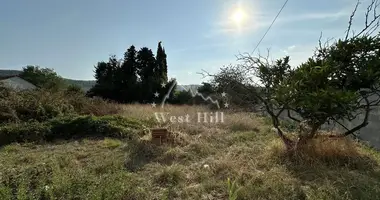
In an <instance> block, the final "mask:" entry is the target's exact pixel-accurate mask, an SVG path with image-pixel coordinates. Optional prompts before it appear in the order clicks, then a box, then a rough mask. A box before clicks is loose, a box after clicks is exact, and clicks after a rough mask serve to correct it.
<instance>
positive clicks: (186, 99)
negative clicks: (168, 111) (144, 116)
mask: <svg viewBox="0 0 380 200" xmlns="http://www.w3.org/2000/svg"><path fill="white" fill-rule="evenodd" d="M192 99H193V97H192V95H191V92H190V91H188V90H183V91H176V92H174V96H173V98H172V99H170V101H169V103H171V104H190V103H191V100H192Z"/></svg>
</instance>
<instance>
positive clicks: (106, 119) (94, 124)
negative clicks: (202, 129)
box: [0, 116, 146, 145]
mask: <svg viewBox="0 0 380 200" xmlns="http://www.w3.org/2000/svg"><path fill="white" fill-rule="evenodd" d="M145 130H146V127H145V125H144V123H143V122H140V121H138V120H135V119H129V118H124V117H121V116H103V117H95V116H64V117H58V118H54V119H50V120H48V121H45V122H29V123H10V124H6V125H4V126H2V127H0V145H6V144H10V143H13V142H42V141H53V140H57V139H72V138H84V137H112V138H129V139H130V140H133V139H136V138H137V137H138V136H139V135H140V136H141V135H142V134H144V133H145V132H144V131H145Z"/></svg>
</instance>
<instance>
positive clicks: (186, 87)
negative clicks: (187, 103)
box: [176, 85, 201, 92]
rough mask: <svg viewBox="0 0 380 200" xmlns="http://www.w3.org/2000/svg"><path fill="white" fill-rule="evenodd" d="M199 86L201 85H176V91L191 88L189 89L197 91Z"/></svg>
mask: <svg viewBox="0 0 380 200" xmlns="http://www.w3.org/2000/svg"><path fill="white" fill-rule="evenodd" d="M199 87H201V85H178V86H177V87H176V90H177V91H184V90H191V91H193V92H194V91H197V90H198V88H199Z"/></svg>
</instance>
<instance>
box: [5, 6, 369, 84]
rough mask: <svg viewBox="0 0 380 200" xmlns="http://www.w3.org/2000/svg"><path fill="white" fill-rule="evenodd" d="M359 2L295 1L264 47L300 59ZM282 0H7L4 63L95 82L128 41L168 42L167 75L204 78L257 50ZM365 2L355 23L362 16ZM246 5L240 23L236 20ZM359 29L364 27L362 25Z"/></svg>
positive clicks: (184, 80) (338, 28) (187, 80)
mask: <svg viewBox="0 0 380 200" xmlns="http://www.w3.org/2000/svg"><path fill="white" fill-rule="evenodd" d="M355 2H356V1H355V0H318V1H310V0H289V2H288V4H287V6H286V7H285V8H284V10H283V11H282V13H281V15H280V16H279V18H278V20H277V21H276V23H275V24H274V25H273V27H272V29H271V30H270V31H269V33H268V34H267V36H266V37H265V39H264V40H263V42H262V43H261V45H260V46H259V50H260V52H265V51H266V49H267V48H270V49H271V50H270V52H271V56H272V57H273V58H279V57H280V56H284V55H285V54H288V55H290V56H291V60H292V61H291V62H292V64H295V65H296V64H299V63H300V62H302V61H304V60H305V59H306V58H307V57H309V56H310V55H311V54H312V51H313V50H314V49H315V46H316V45H317V43H318V38H319V35H320V33H321V31H323V34H324V39H327V38H329V37H338V38H339V37H341V36H342V35H343V34H344V31H345V29H346V27H347V21H348V18H349V15H350V13H351V11H352V9H353V7H354V4H355ZM283 3H284V1H283V0H240V1H239V0H234V1H232V0H186V1H185V0H55V1H52V0H33V1H31V0H2V1H1V6H0V19H1V21H0V68H1V69H21V68H22V67H23V66H26V65H28V64H30V65H40V66H41V67H49V68H53V69H54V70H55V71H56V72H57V73H58V74H60V75H61V76H63V77H65V78H72V79H83V80H89V79H94V78H93V69H94V65H95V64H96V63H97V62H98V61H102V60H107V59H108V57H109V55H111V54H116V55H117V56H118V57H121V56H122V54H123V53H124V51H125V50H126V49H127V48H128V47H129V46H130V45H132V44H133V45H135V46H136V47H137V48H141V47H143V46H147V47H149V48H152V50H153V51H154V52H156V48H157V43H158V42H159V41H162V42H163V45H164V47H165V49H166V52H167V54H168V67H169V76H170V77H177V79H178V81H179V83H180V84H198V83H200V82H201V81H202V76H200V75H198V74H196V73H197V72H200V71H201V69H204V70H207V71H209V72H216V71H217V70H218V69H219V68H220V67H221V66H223V65H228V64H230V63H235V62H236V57H235V56H236V54H238V53H239V52H251V51H252V50H253V48H254V47H255V45H256V44H257V42H258V41H259V39H260V38H261V36H262V35H263V33H264V32H265V30H266V29H267V28H268V26H269V25H270V23H271V21H272V20H273V18H274V16H275V15H276V14H277V12H278V11H279V9H280V8H281V6H282V5H283ZM364 5H365V4H362V6H361V7H360V11H359V12H358V18H357V21H356V22H355V25H356V24H358V25H361V24H362V22H363V16H364V13H363V10H365V7H364ZM237 7H240V8H241V10H242V12H243V13H245V14H244V16H245V17H243V20H242V21H241V22H239V23H237V22H235V21H233V20H231V17H232V16H234V13H236V10H237ZM359 28H360V26H359Z"/></svg>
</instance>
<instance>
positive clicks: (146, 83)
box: [87, 42, 172, 103]
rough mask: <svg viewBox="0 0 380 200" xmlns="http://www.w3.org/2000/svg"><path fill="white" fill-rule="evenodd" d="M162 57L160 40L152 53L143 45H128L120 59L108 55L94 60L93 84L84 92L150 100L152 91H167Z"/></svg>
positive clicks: (122, 100) (118, 98)
mask: <svg viewBox="0 0 380 200" xmlns="http://www.w3.org/2000/svg"><path fill="white" fill-rule="evenodd" d="M166 57H167V56H166V53H165V49H164V48H163V47H162V46H161V42H160V43H159V44H158V48H157V55H156V56H155V55H154V54H153V52H152V50H151V49H149V48H147V47H143V48H141V49H140V50H138V51H137V50H136V48H135V46H133V45H132V46H131V47H130V48H129V49H128V50H127V51H126V52H125V53H124V59H123V60H122V61H118V60H117V59H116V57H115V56H111V57H110V59H109V61H108V62H98V64H97V65H96V66H95V78H96V84H95V86H94V87H93V88H91V89H90V90H89V91H88V93H87V95H88V96H91V97H93V96H99V97H102V98H106V99H110V100H114V101H117V102H120V103H131V102H140V103H146V102H151V101H153V100H154V98H156V97H155V96H154V93H155V92H158V93H159V94H163V93H165V92H167V91H168V90H165V89H168V87H167V86H168V85H169V84H170V82H169V83H168V77H167V61H166ZM162 84H166V86H165V87H162ZM171 95H172V94H171Z"/></svg>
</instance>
